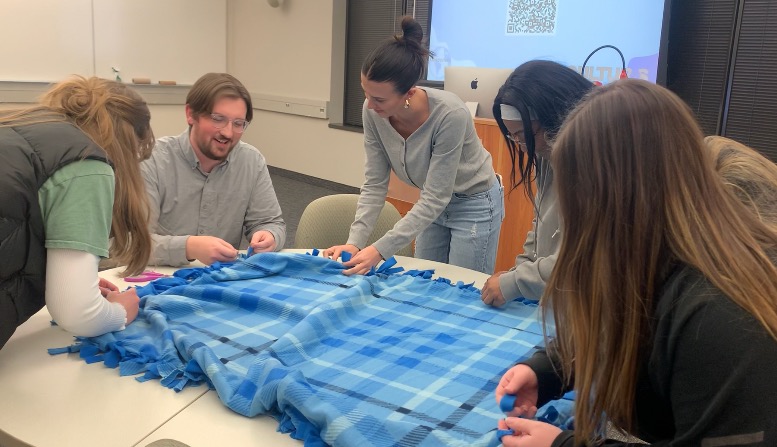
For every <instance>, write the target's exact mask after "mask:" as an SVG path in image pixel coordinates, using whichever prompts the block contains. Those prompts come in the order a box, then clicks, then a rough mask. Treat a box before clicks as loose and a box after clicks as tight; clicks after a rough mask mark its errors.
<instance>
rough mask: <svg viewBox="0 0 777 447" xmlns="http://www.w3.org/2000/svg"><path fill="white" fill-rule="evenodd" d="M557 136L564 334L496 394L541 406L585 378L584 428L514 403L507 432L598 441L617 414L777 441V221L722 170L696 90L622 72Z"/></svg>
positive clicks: (679, 430)
mask: <svg viewBox="0 0 777 447" xmlns="http://www.w3.org/2000/svg"><path fill="white" fill-rule="evenodd" d="M553 151H554V152H553V156H552V162H553V166H554V170H555V172H556V174H557V176H556V187H557V190H558V196H559V207H560V212H561V220H562V229H563V230H562V231H563V232H564V240H563V241H562V244H561V249H560V252H559V256H558V262H557V263H556V267H555V269H554V271H553V274H552V276H551V280H550V283H549V284H548V287H547V289H546V292H545V295H544V296H543V301H542V304H541V305H542V308H543V309H544V310H545V311H546V313H545V315H546V316H548V315H549V314H550V312H548V311H551V310H552V315H553V318H554V320H555V330H556V337H555V338H554V339H553V341H552V342H551V343H550V344H549V346H550V348H549V350H548V351H547V352H538V353H537V354H535V356H533V357H532V358H531V359H529V360H527V361H526V362H523V363H521V364H519V365H517V366H515V367H513V368H511V369H509V370H508V371H507V373H505V375H504V376H503V377H502V379H501V381H500V383H499V385H498V386H497V390H496V397H497V399H498V400H501V399H502V397H503V396H504V395H505V394H510V395H516V396H517V400H516V403H515V406H514V409H513V410H512V411H511V412H510V414H509V415H510V416H519V415H520V416H528V417H531V416H533V414H534V412H535V411H536V407H538V406H540V405H543V404H544V403H545V402H547V401H548V400H550V399H554V398H557V397H558V396H560V395H561V394H562V393H563V392H564V391H565V390H567V389H569V388H573V387H574V389H575V390H576V392H577V394H576V395H577V397H576V402H575V419H574V425H575V428H574V431H571V432H562V431H561V430H559V429H558V428H556V427H553V426H551V425H549V424H545V423H542V422H538V421H533V420H530V419H521V418H517V417H508V418H506V419H505V420H503V421H500V422H499V425H500V426H502V427H503V428H505V427H509V428H510V429H512V430H513V431H514V434H513V435H510V436H505V437H504V438H503V443H504V445H505V446H508V447H514V446H551V445H552V446H567V445H569V446H572V445H597V444H600V443H601V442H603V437H604V436H603V433H604V426H605V421H611V422H612V424H613V425H614V426H615V427H618V428H620V429H623V430H625V431H626V432H628V433H632V434H634V435H635V436H637V437H639V438H640V439H643V440H645V441H647V442H650V443H652V444H653V445H678V446H679V445H694V446H699V445H701V446H704V445H710V446H712V445H715V446H730V445H768V446H773V445H777V406H775V401H777V381H775V380H774V372H775V371H776V370H777V301H776V300H775V297H777V268H775V264H774V262H775V254H777V251H776V250H777V232H775V230H774V228H773V227H771V226H769V225H768V224H766V223H764V222H763V221H761V220H760V219H759V218H758V216H756V215H755V214H754V213H752V212H751V210H750V209H749V208H748V207H747V206H746V205H745V204H743V203H742V201H741V200H740V199H739V198H738V197H737V196H736V195H734V194H731V192H730V191H729V190H728V189H727V188H728V187H727V186H726V185H725V184H724V182H723V181H721V177H720V176H719V175H718V173H717V172H716V171H715V169H714V164H713V160H712V155H711V153H710V151H709V150H708V149H707V148H706V147H705V145H704V141H703V137H702V133H701V131H700V129H699V126H698V124H697V123H696V120H695V118H694V117H693V114H692V112H691V111H690V109H689V108H688V106H687V105H686V104H685V103H684V102H683V101H682V100H681V99H680V98H678V97H677V96H676V95H674V94H673V93H671V92H670V91H669V90H667V89H665V88H663V87H660V86H657V85H655V84H651V83H649V82H647V81H640V80H636V79H633V80H631V79H626V80H620V81H616V82H614V83H612V84H610V85H608V86H606V87H602V88H599V89H595V91H593V92H592V93H591V95H590V96H589V97H588V98H587V99H586V100H584V102H583V103H582V104H581V105H580V106H579V107H577V108H576V109H575V111H573V112H572V114H571V115H570V116H569V118H568V119H567V121H566V122H565V124H564V126H563V127H562V130H561V132H560V133H559V136H558V138H557V140H556V143H555V145H554V149H553ZM608 445H610V444H609V443H608Z"/></svg>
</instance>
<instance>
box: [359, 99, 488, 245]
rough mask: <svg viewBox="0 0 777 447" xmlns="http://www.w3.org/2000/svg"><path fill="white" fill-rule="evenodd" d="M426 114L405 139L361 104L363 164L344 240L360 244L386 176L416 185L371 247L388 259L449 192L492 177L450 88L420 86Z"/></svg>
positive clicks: (477, 187) (476, 186)
mask: <svg viewBox="0 0 777 447" xmlns="http://www.w3.org/2000/svg"><path fill="white" fill-rule="evenodd" d="M424 91H425V92H426V94H427V96H428V98H429V99H428V101H429V118H428V119H427V120H426V121H425V122H424V123H423V124H422V125H421V127H419V128H418V129H417V130H416V131H415V132H413V134H412V135H410V137H409V138H408V139H407V140H405V139H404V138H403V137H402V136H401V135H400V134H399V133H398V132H397V131H396V130H395V129H394V128H393V127H392V126H391V123H389V120H388V119H387V118H381V117H380V116H378V114H376V113H375V112H373V111H372V110H369V109H368V108H367V102H366V101H365V103H364V107H363V109H362V121H363V123H364V149H365V151H366V163H365V169H364V171H365V174H364V184H363V185H362V188H361V195H360V197H359V204H358V206H357V209H356V218H355V220H354V222H353V224H352V225H351V231H350V235H349V237H348V243H349V244H353V245H355V246H357V247H359V248H360V249H361V248H365V245H366V243H367V239H368V238H369V236H370V234H371V233H372V229H373V227H374V225H375V222H376V221H377V219H378V215H379V214H380V211H381V209H382V208H383V204H384V202H385V200H386V193H387V192H388V183H389V176H390V173H391V171H394V173H395V174H396V176H397V177H398V178H399V179H400V180H401V181H403V182H405V183H407V184H408V185H412V186H415V187H417V188H419V189H420V190H421V196H420V198H419V199H418V202H416V204H415V205H413V208H412V209H411V210H410V211H409V212H408V213H407V214H406V215H405V217H403V218H402V219H401V220H400V221H399V222H397V224H396V225H395V226H394V228H393V229H392V230H390V231H389V232H387V233H386V234H385V235H384V236H383V237H381V238H380V239H378V240H377V241H376V242H375V243H374V244H373V246H374V247H375V248H376V249H377V250H378V252H379V253H380V254H381V256H383V257H384V258H388V257H389V256H392V255H393V254H394V253H396V252H397V251H398V250H400V249H401V248H403V247H405V246H407V245H408V244H409V243H410V242H411V241H412V240H413V239H414V238H415V237H416V236H417V235H418V234H419V233H420V232H421V231H422V230H423V229H424V228H426V227H427V226H429V224H431V223H432V222H433V221H434V220H435V219H436V218H437V217H438V216H439V215H440V214H441V213H442V212H443V210H445V207H446V206H447V205H448V203H449V202H450V200H451V196H452V195H453V193H464V194H475V193H479V192H483V191H486V190H488V189H489V188H490V187H491V185H492V184H493V182H495V181H496V174H495V172H494V168H493V166H492V162H491V154H489V153H488V151H486V150H485V148H483V145H482V144H481V142H480V138H479V137H478V135H477V133H476V132H475V124H474V122H473V120H472V116H471V115H470V113H469V111H468V110H467V108H466V106H465V105H464V103H463V102H462V101H461V99H459V97H458V96H456V95H454V94H453V93H450V92H446V91H443V90H437V89H424Z"/></svg>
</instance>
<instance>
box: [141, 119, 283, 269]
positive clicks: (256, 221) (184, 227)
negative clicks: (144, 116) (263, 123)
mask: <svg viewBox="0 0 777 447" xmlns="http://www.w3.org/2000/svg"><path fill="white" fill-rule="evenodd" d="M199 166H200V163H199V161H198V160H197V156H196V155H195V154H194V149H193V148H192V145H191V143H190V141H189V131H188V129H187V130H186V131H184V132H183V133H182V134H180V135H178V136H177V137H163V138H160V139H159V140H157V142H156V146H154V151H153V152H152V154H151V158H149V159H148V160H146V161H144V162H142V163H141V165H140V167H141V172H142V173H143V178H144V179H145V182H146V191H147V193H148V200H149V205H150V206H151V233H152V235H151V237H152V239H153V245H154V250H153V254H152V257H151V262H150V263H151V264H155V265H172V266H178V265H183V264H187V263H188V262H189V261H188V260H187V259H186V239H187V238H188V237H189V236H216V237H219V238H221V239H223V240H225V241H227V242H229V243H230V244H232V246H234V247H235V248H242V247H240V244H241V240H242V238H243V237H245V238H246V239H247V240H249V241H250V240H251V236H253V234H254V233H255V232H257V231H259V230H267V231H269V232H270V233H272V235H273V237H274V238H275V242H276V244H277V247H276V250H280V249H282V248H283V244H284V243H285V241H286V224H285V223H284V221H283V218H282V217H281V207H280V205H279V204H278V198H277V197H276V195H275V189H274V188H273V185H272V181H271V179H270V173H269V171H268V169H267V163H265V160H264V157H263V156H262V154H260V153H259V151H258V150H257V149H256V148H255V147H253V146H251V145H250V144H248V143H244V142H242V141H241V142H239V143H238V144H237V145H236V146H235V148H234V149H232V151H231V152H230V153H229V155H228V156H227V159H226V160H225V161H224V162H223V163H221V164H219V165H218V166H216V167H215V168H213V170H212V171H211V172H210V173H209V174H205V173H203V172H202V171H201V170H200V168H199Z"/></svg>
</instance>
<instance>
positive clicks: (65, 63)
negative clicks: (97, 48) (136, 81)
mask: <svg viewBox="0 0 777 447" xmlns="http://www.w3.org/2000/svg"><path fill="white" fill-rule="evenodd" d="M0 61H2V62H0V80H3V81H46V82H50V81H56V80H59V79H62V78H64V77H66V76H68V75H71V74H74V73H75V74H82V75H91V74H93V73H94V53H93V51H92V0H67V1H62V0H34V1H31V0H0Z"/></svg>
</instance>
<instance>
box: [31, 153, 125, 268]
mask: <svg viewBox="0 0 777 447" xmlns="http://www.w3.org/2000/svg"><path fill="white" fill-rule="evenodd" d="M114 188H115V185H114V177H113V170H112V169H111V167H110V166H109V165H108V164H107V163H103V162H101V161H97V160H79V161H76V162H73V163H70V164H68V165H66V166H64V167H63V168H61V169H59V170H57V171H56V172H55V173H54V174H53V175H52V176H51V177H49V179H48V180H46V183H44V184H43V186H42V187H41V188H40V190H39V191H38V201H39V202H40V209H41V214H42V216H43V228H44V230H45V232H46V248H69V249H73V250H80V251H85V252H88V253H92V254H93V255H96V256H101V257H108V246H109V242H108V239H109V237H110V233H111V218H112V212H113V194H114Z"/></svg>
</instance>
